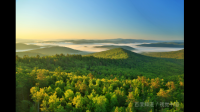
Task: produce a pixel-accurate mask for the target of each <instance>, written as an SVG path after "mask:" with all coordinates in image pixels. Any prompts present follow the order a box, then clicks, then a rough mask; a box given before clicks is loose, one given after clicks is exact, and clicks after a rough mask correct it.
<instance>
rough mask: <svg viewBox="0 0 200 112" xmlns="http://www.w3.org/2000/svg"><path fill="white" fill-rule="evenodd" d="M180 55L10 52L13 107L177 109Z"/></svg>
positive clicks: (104, 111) (73, 111) (48, 110)
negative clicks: (13, 59)
mask: <svg viewBox="0 0 200 112" xmlns="http://www.w3.org/2000/svg"><path fill="white" fill-rule="evenodd" d="M183 111H184V59H175V58H158V57H153V56H146V55H142V54H137V53H134V52H131V51H129V50H126V49H123V48H115V49H111V50H107V51H103V52H98V53H93V54H88V55H79V54H73V55H72V54H71V55H70V54H66V55H65V54H62V53H61V54H55V55H52V56H40V55H36V56H28V55H24V56H23V57H19V56H18V55H16V112H183Z"/></svg>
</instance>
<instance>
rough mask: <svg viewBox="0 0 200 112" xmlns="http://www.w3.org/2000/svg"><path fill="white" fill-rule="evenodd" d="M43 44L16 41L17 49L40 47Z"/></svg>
mask: <svg viewBox="0 0 200 112" xmlns="http://www.w3.org/2000/svg"><path fill="white" fill-rule="evenodd" d="M40 47H41V46H37V45H26V44H24V43H16V49H17V50H24V49H38V48H40Z"/></svg>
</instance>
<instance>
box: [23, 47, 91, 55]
mask: <svg viewBox="0 0 200 112" xmlns="http://www.w3.org/2000/svg"><path fill="white" fill-rule="evenodd" d="M24 53H41V54H44V55H55V54H61V53H63V54H65V55H66V54H82V55H84V54H89V53H88V52H83V51H79V50H74V49H71V48H67V47H60V46H53V47H48V48H41V49H35V50H30V51H25V52H24Z"/></svg>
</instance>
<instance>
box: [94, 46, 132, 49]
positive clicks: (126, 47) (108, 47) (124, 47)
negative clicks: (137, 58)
mask: <svg viewBox="0 0 200 112" xmlns="http://www.w3.org/2000/svg"><path fill="white" fill-rule="evenodd" d="M94 48H107V49H114V48H123V49H126V50H135V48H133V47H130V46H117V45H103V46H95V47H94Z"/></svg>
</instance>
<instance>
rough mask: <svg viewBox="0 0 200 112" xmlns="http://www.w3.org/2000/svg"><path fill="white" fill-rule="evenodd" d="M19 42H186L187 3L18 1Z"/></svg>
mask: <svg viewBox="0 0 200 112" xmlns="http://www.w3.org/2000/svg"><path fill="white" fill-rule="evenodd" d="M16 38H22V39H111V38H130V39H158V40H183V39H184V1H183V0H17V2H16Z"/></svg>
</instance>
